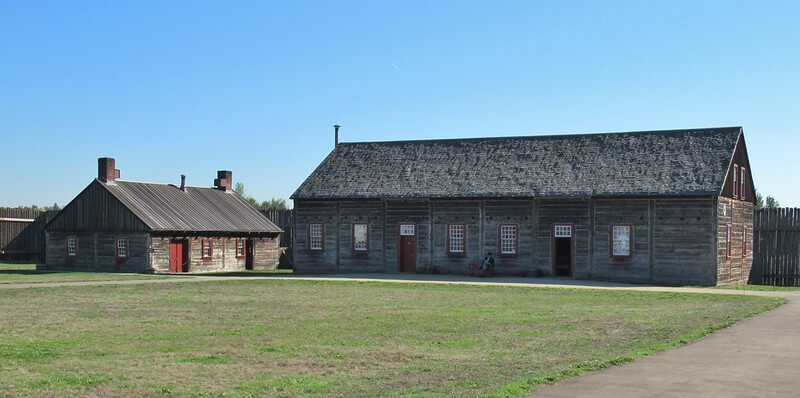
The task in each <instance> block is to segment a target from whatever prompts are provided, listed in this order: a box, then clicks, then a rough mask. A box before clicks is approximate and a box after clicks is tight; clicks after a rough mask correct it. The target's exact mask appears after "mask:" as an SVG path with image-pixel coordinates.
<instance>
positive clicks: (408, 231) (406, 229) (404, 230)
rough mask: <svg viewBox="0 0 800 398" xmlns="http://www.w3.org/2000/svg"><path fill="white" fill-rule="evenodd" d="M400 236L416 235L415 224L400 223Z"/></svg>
mask: <svg viewBox="0 0 800 398" xmlns="http://www.w3.org/2000/svg"><path fill="white" fill-rule="evenodd" d="M400 236H414V224H400Z"/></svg>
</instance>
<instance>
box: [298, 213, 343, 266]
mask: <svg viewBox="0 0 800 398" xmlns="http://www.w3.org/2000/svg"><path fill="white" fill-rule="evenodd" d="M338 206H339V204H338V202H333V201H295V218H294V221H295V227H294V239H293V241H294V247H293V248H292V249H293V250H294V271H295V272H297V273H317V272H336V271H337V269H338V261H337V251H338V249H337V248H338V240H339V234H338V233H337V231H338V230H339V209H338ZM314 223H319V224H322V230H323V234H322V237H323V245H322V250H319V251H312V250H309V243H308V225H309V224H314Z"/></svg>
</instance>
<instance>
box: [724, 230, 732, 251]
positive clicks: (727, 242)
mask: <svg viewBox="0 0 800 398" xmlns="http://www.w3.org/2000/svg"><path fill="white" fill-rule="evenodd" d="M732 242H733V226H731V224H728V230H727V237H726V240H725V258H731V252H732V250H731V243H732Z"/></svg>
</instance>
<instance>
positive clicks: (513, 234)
mask: <svg viewBox="0 0 800 398" xmlns="http://www.w3.org/2000/svg"><path fill="white" fill-rule="evenodd" d="M500 254H517V226H516V225H508V224H506V225H500Z"/></svg>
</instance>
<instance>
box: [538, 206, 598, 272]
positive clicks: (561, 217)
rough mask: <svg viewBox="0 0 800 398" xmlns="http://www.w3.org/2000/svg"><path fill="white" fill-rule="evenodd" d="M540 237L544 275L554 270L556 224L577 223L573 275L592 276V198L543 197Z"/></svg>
mask: <svg viewBox="0 0 800 398" xmlns="http://www.w3.org/2000/svg"><path fill="white" fill-rule="evenodd" d="M538 203H539V206H538V220H539V224H538V226H537V230H538V231H537V232H538V238H537V240H536V257H537V258H538V259H539V261H538V264H537V268H538V269H539V270H540V272H541V273H542V274H543V275H552V274H553V226H554V225H555V224H571V225H573V232H572V233H573V236H574V238H575V239H574V244H573V248H572V250H573V251H572V258H573V267H572V272H573V274H572V276H574V277H576V278H588V277H589V211H590V203H589V201H588V200H540V201H539V202H538Z"/></svg>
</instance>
